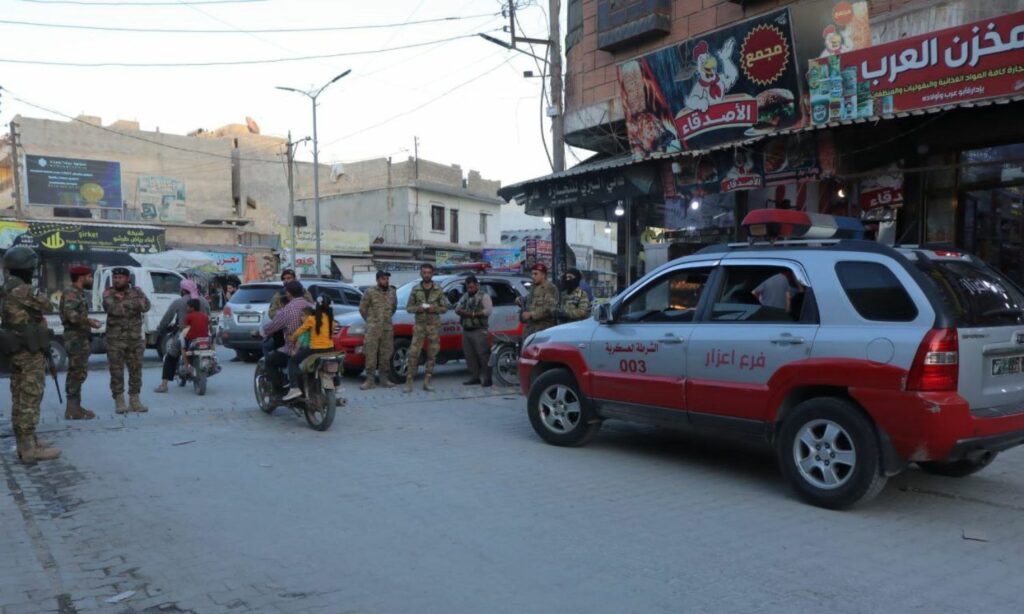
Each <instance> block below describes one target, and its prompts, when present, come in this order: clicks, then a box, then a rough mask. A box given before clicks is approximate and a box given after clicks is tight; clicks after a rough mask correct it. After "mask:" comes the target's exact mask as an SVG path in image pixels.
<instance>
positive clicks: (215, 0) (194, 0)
mask: <svg viewBox="0 0 1024 614" xmlns="http://www.w3.org/2000/svg"><path fill="white" fill-rule="evenodd" d="M19 1H20V2H28V3H31V4H76V5H78V6H173V5H177V4H251V3H254V2H266V1H267V0H189V1H188V2H127V1H114V0H111V1H109V2H95V1H94V2H86V1H85V0H19Z"/></svg>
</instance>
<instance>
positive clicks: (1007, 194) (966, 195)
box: [959, 144, 1024, 284]
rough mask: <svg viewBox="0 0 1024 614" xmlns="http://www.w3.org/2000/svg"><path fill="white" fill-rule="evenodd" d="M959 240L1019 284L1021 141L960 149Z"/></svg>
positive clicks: (1023, 220) (1023, 204)
mask: <svg viewBox="0 0 1024 614" xmlns="http://www.w3.org/2000/svg"><path fill="white" fill-rule="evenodd" d="M961 164H962V166H961V171H960V190H959V192H960V194H959V201H960V205H961V211H962V215H963V226H962V228H963V232H962V234H961V239H962V240H961V244H962V246H963V248H964V249H966V250H967V251H969V252H971V253H972V254H975V255H976V256H978V257H979V258H981V259H982V260H984V261H985V262H987V263H989V264H991V265H992V266H993V267H995V268H996V269H999V270H1000V271H1002V272H1003V273H1005V274H1006V276H1007V277H1009V278H1010V279H1012V280H1014V281H1015V282H1017V283H1018V284H1024V262H1022V259H1024V256H1022V254H1024V144H1022V145H1006V146H1002V147H989V148H986V149H976V150H971V151H965V152H963V153H962V154H961Z"/></svg>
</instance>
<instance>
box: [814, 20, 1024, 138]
mask: <svg viewBox="0 0 1024 614" xmlns="http://www.w3.org/2000/svg"><path fill="white" fill-rule="evenodd" d="M1022 82H1024V11H1021V12H1017V13H1011V14H1009V15H1003V16H1000V17H996V18H993V19H986V20H984V21H977V22H974V23H969V24H966V25H962V26H957V27H954V28H947V29H945V30H940V31H938V32H930V33H928V34H923V35H920V36H912V37H908V38H903V39H900V40H897V41H893V42H891V43H886V44H884V45H876V46H874V47H868V48H866V49H860V50H857V51H851V52H849V53H843V54H839V55H835V56H831V57H829V58H822V59H817V60H813V61H811V63H810V72H809V73H808V87H809V89H810V96H811V121H812V122H813V123H815V124H824V123H828V122H832V121H837V120H849V119H862V118H869V117H876V116H879V115H889V114H892V113H900V112H903V111H912V110H915V109H924V108H928V107H937V106H943V105H948V104H954V103H959V102H966V101H971V100H982V99H985V98H994V97H998V96H1009V95H1013V94H1016V93H1019V92H1020V89H1021V83H1022Z"/></svg>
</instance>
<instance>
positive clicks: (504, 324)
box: [334, 271, 530, 383]
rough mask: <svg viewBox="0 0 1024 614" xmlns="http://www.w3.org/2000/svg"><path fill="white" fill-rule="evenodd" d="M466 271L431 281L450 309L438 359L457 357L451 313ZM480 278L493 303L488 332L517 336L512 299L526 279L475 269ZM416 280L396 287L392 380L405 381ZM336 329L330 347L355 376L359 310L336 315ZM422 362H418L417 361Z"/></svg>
mask: <svg viewBox="0 0 1024 614" xmlns="http://www.w3.org/2000/svg"><path fill="white" fill-rule="evenodd" d="M469 274H470V271H466V272H464V273H460V274H457V275H438V276H435V277H434V283H436V284H438V285H439V286H441V288H443V289H444V291H445V295H446V296H447V297H448V302H449V303H451V305H452V307H453V308H452V309H451V310H449V311H448V313H446V314H444V315H443V316H441V353H440V354H439V355H438V357H437V361H438V363H441V364H444V363H445V362H448V361H449V360H461V359H463V358H464V356H463V354H462V325H461V324H460V323H459V316H457V315H456V314H455V310H454V306H455V303H456V302H458V300H459V298H460V297H461V296H462V293H463V292H465V278H466V277H467V276H468V275H469ZM475 274H476V277H477V279H479V280H480V289H481V290H482V291H483V292H486V293H487V294H489V295H490V297H491V301H492V302H493V303H494V312H493V313H492V314H491V318H490V326H489V328H490V332H491V334H495V333H499V334H506V335H514V336H519V335H521V334H522V325H521V324H520V322H519V307H518V306H517V305H516V299H518V298H523V299H525V298H526V294H527V292H528V291H529V285H530V280H529V279H528V278H526V277H522V276H518V275H502V274H496V273H475ZM418 283H419V281H415V282H409V283H407V284H405V285H404V286H402V287H401V288H399V289H398V311H397V312H395V316H394V324H395V349H394V352H393V353H392V354H391V378H392V380H393V381H394V382H396V383H399V382H403V381H405V377H406V373H407V371H406V362H407V359H408V356H409V345H410V342H411V341H412V328H413V315H412V314H410V313H409V312H407V311H406V310H405V305H406V303H408V301H409V294H411V293H412V289H413V287H414V286H415V285H416V284H418ZM338 324H339V325H340V330H339V332H338V335H337V336H336V337H335V338H334V347H335V348H336V349H337V350H339V351H343V352H345V363H344V369H345V375H349V376H357V375H359V374H360V373H362V372H363V370H364V369H365V368H366V356H365V355H363V336H364V335H365V334H366V322H365V321H364V320H363V318H362V316H360V315H359V313H352V314H347V315H344V316H341V317H339V318H338ZM420 364H422V362H421V363H420Z"/></svg>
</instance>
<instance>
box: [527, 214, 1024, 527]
mask: <svg viewBox="0 0 1024 614" xmlns="http://www.w3.org/2000/svg"><path fill="white" fill-rule="evenodd" d="M766 211H768V213H759V214H758V215H756V216H755V215H754V213H758V212H754V213H752V214H751V216H753V219H752V220H751V222H750V225H751V226H760V228H759V230H760V231H765V230H766V229H769V228H771V227H775V228H777V229H785V228H786V227H787V226H788V227H789V229H793V228H798V227H799V224H798V223H797V222H795V221H793V220H796V219H797V218H798V217H799V216H800V215H804V216H805V217H806V214H802V213H801V212H794V211H789V212H785V213H777V214H776V213H774V210H766ZM776 215H777V216H778V217H779V218H780V220H779V221H777V222H773V221H771V220H772V219H773V216H776ZM749 217H750V216H748V218H749ZM758 220H760V221H761V223H760V224H755V223H754V222H757V221H758ZM805 226H806V225H805ZM839 227H842V224H841V223H838V222H834V223H833V224H832V228H833V229H835V228H839ZM818 236H821V235H818ZM779 275H782V276H783V279H788V283H787V282H783V285H784V286H785V285H788V287H789V289H788V290H787V291H785V292H783V293H775V296H776V300H774V301H768V300H767V299H766V295H765V294H764V292H763V286H762V284H763V283H764V282H765V281H767V280H771V279H773V278H774V279H775V282H773V283H777V282H778V280H779V278H778V277H777V276H779ZM759 289H760V290H761V291H760V293H759ZM759 296H760V298H759ZM780 296H781V297H783V298H781V299H780V298H778V297H780ZM519 375H520V383H521V386H522V390H523V392H524V393H526V394H527V395H528V400H527V413H528V416H529V420H530V423H531V425H532V426H533V428H534V430H535V431H536V432H537V434H538V435H539V436H540V437H541V438H543V439H544V440H545V441H547V442H549V443H552V444H555V445H561V446H578V445H582V444H585V443H586V442H587V441H589V440H590V439H591V438H593V437H594V436H595V435H596V434H597V432H598V430H599V429H600V427H601V423H602V422H603V421H604V420H610V419H618V420H627V421H638V422H646V423H654V424H659V425H666V426H671V427H679V428H683V429H687V430H694V431H697V432H704V433H719V434H728V435H733V436H735V437H739V438H747V439H754V440H757V441H761V442H763V443H765V444H768V445H771V446H773V447H774V449H775V452H776V454H777V458H778V462H779V465H780V467H781V469H782V473H783V475H784V476H785V478H786V480H787V481H788V482H789V484H790V485H791V486H792V488H793V489H794V490H795V491H796V493H797V494H798V495H799V496H800V497H801V498H803V499H804V500H806V501H808V502H810V503H812V504H814V505H819V506H822V507H827V508H843V507H847V506H850V505H853V504H855V503H857V502H859V501H864V500H867V499H870V498H871V497H872V496H874V495H875V494H877V493H878V492H879V491H880V490H881V489H882V487H883V486H884V484H885V482H886V479H887V477H888V476H892V475H894V474H896V473H899V472H900V471H902V470H904V469H905V468H906V467H907V466H908V465H909V464H910V463H917V465H918V466H919V467H920V468H921V469H922V470H924V471H926V472H930V473H935V474H940V475H946V476H955V477H960V476H965V475H968V474H971V473H974V472H976V471H979V470H981V469H983V468H984V467H985V466H987V465H988V464H989V463H991V462H992V460H993V459H994V458H995V457H996V455H997V454H998V453H999V452H1000V451H1002V450H1006V449H1009V448H1012V447H1014V446H1018V445H1021V444H1022V443H1024V292H1022V290H1021V289H1020V288H1019V287H1017V286H1016V285H1015V284H1014V283H1013V282H1011V281H1010V280H1009V279H1007V278H1006V277H1005V276H1003V275H1002V274H1000V273H999V272H998V271H996V270H994V269H992V268H991V267H990V266H988V265H987V264H986V263H985V262H983V261H981V260H980V259H978V258H976V257H974V256H971V255H969V254H965V253H962V252H959V251H957V250H950V249H927V248H922V247H906V248H901V249H893V248H890V247H886V246H883V245H880V244H877V243H873V242H868V241H858V240H814V241H803V242H799V241H797V242H781V243H760V244H752V245H748V244H741V245H724V244H723V245H715V246H711V247H709V248H706V249H704V250H702V251H700V252H698V253H697V254H694V255H691V256H687V257H684V258H680V259H677V260H673V261H671V262H669V263H667V264H664V265H662V266H660V267H658V268H656V269H655V270H653V271H651V272H650V273H648V274H647V275H645V276H644V277H643V278H642V279H640V280H639V281H637V282H636V283H634V284H633V285H632V286H630V287H629V288H627V289H626V290H625V291H624V292H622V293H621V294H619V295H618V296H617V297H615V298H614V299H613V300H612V301H611V302H610V303H607V304H602V305H599V306H598V307H597V309H596V311H595V317H594V318H593V319H589V320H585V321H582V322H575V323H572V324H566V325H563V326H558V327H555V328H551V329H548V330H545V331H541V332H539V333H537V334H534V335H531V336H530V337H529V338H527V339H525V340H524V347H523V350H522V355H521V358H520V363H519Z"/></svg>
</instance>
